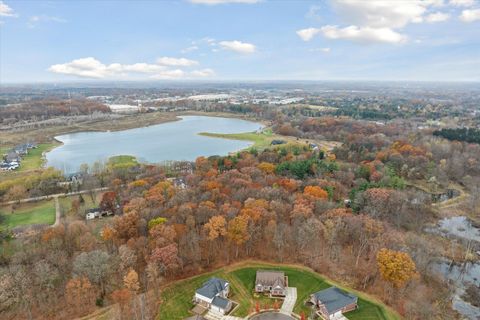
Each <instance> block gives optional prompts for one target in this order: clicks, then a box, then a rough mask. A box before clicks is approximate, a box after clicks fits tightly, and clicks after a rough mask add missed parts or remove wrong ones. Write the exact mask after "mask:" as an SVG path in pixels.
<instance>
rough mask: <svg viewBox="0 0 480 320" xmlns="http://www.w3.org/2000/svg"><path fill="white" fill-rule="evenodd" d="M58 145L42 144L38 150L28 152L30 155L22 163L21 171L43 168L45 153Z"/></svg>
mask: <svg viewBox="0 0 480 320" xmlns="http://www.w3.org/2000/svg"><path fill="white" fill-rule="evenodd" d="M58 145H59V144H58V143H42V144H39V145H38V148H36V149H30V150H28V154H27V155H25V156H24V157H23V158H22V161H21V162H20V171H28V170H33V169H38V168H41V167H42V165H43V161H44V159H43V153H44V152H48V151H50V150H52V149H53V148H55V147H56V146H58Z"/></svg>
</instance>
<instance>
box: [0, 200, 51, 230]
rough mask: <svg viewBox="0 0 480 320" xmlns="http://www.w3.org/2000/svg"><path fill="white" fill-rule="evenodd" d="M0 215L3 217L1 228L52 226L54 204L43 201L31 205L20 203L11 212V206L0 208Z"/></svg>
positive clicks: (49, 201)
mask: <svg viewBox="0 0 480 320" xmlns="http://www.w3.org/2000/svg"><path fill="white" fill-rule="evenodd" d="M0 214H2V215H3V216H5V221H4V222H2V226H7V227H9V228H15V227H18V226H24V225H31V224H54V223H55V203H54V201H53V200H45V201H39V202H32V203H22V204H20V205H17V207H16V208H15V209H14V210H13V212H12V206H5V207H0Z"/></svg>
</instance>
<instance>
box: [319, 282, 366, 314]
mask: <svg viewBox="0 0 480 320" xmlns="http://www.w3.org/2000/svg"><path fill="white" fill-rule="evenodd" d="M310 302H311V303H312V304H313V305H314V308H315V309H316V312H317V314H318V315H319V316H320V317H322V318H323V319H328V320H333V319H337V318H339V317H340V316H341V315H342V314H343V313H346V312H348V311H352V310H355V309H357V308H358V298H357V296H355V295H353V294H351V293H347V292H345V291H343V290H340V289H339V288H337V287H330V288H328V289H325V290H321V291H318V292H316V293H314V294H312V295H310Z"/></svg>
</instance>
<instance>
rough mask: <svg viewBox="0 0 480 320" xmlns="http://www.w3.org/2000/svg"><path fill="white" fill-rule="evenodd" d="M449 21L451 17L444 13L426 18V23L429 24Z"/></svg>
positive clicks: (431, 14)
mask: <svg viewBox="0 0 480 320" xmlns="http://www.w3.org/2000/svg"><path fill="white" fill-rule="evenodd" d="M448 19H450V15H449V14H448V13H443V12H435V13H430V14H429V15H427V16H426V17H425V21H427V22H428V23H435V22H443V21H447V20H448Z"/></svg>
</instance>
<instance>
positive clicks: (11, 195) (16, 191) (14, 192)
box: [5, 184, 28, 208]
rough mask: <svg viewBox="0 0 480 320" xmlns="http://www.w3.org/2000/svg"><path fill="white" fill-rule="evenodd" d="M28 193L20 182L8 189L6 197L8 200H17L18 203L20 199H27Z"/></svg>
mask: <svg viewBox="0 0 480 320" xmlns="http://www.w3.org/2000/svg"><path fill="white" fill-rule="evenodd" d="M27 195H28V194H27V189H26V188H25V187H24V186H22V185H20V184H16V185H14V186H13V187H11V188H10V189H9V190H8V192H7V194H6V195H5V199H6V200H8V201H16V202H17V204H19V203H20V200H22V199H25V198H26V197H27ZM12 208H13V207H12Z"/></svg>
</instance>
